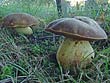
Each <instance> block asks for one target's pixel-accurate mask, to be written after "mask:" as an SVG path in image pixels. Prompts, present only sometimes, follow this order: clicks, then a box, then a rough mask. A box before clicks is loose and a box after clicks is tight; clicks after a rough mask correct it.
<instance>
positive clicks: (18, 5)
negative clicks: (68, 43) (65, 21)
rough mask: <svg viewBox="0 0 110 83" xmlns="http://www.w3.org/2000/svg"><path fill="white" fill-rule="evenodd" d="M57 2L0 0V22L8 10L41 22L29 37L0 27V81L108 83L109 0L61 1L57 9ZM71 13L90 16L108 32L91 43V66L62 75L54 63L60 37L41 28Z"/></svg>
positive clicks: (44, 0)
mask: <svg viewBox="0 0 110 83" xmlns="http://www.w3.org/2000/svg"><path fill="white" fill-rule="evenodd" d="M56 1H58V0H56ZM56 1H55V0H0V24H1V23H2V19H3V17H4V16H6V15H8V14H11V13H28V14H31V15H33V16H35V17H36V18H38V19H39V21H40V25H39V27H38V28H36V26H35V27H34V28H33V29H34V34H33V35H32V37H28V36H26V35H23V34H18V35H13V33H12V32H10V31H9V30H8V29H3V30H2V29H1V30H0V80H1V81H0V83H6V81H8V82H9V83H110V24H109V23H110V3H109V2H108V0H86V1H82V2H76V3H75V5H74V6H71V5H70V2H69V1H66V0H61V4H60V5H61V11H60V12H58V8H57V7H58V5H57V4H56ZM59 1H60V0H59ZM74 15H83V16H88V17H91V18H93V19H94V20H96V21H97V22H98V23H99V24H100V26H101V27H102V28H103V29H104V30H105V31H106V33H107V35H108V39H107V40H99V41H95V42H91V44H92V46H93V48H94V49H95V52H96V56H95V58H94V59H93V62H92V63H91V65H92V67H90V68H87V69H85V70H81V69H80V71H79V73H78V74H77V75H71V74H63V73H62V70H61V69H60V68H59V66H58V64H57V62H56V59H55V55H56V52H57V50H58V47H59V45H60V43H61V41H62V39H63V37H61V36H55V35H53V34H51V33H48V32H45V31H44V28H45V26H46V25H47V24H48V23H49V22H51V21H53V20H55V19H57V18H61V17H73V16H74Z"/></svg>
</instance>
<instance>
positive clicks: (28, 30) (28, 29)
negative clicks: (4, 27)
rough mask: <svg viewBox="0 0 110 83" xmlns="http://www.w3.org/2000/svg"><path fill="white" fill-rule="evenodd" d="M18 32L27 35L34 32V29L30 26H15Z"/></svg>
mask: <svg viewBox="0 0 110 83" xmlns="http://www.w3.org/2000/svg"><path fill="white" fill-rule="evenodd" d="M15 30H16V32H18V33H22V34H26V35H31V34H33V31H32V29H31V28H30V27H26V28H24V27H23V28H21V27H20V28H15Z"/></svg>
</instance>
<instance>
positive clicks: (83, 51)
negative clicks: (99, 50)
mask: <svg viewBox="0 0 110 83" xmlns="http://www.w3.org/2000/svg"><path fill="white" fill-rule="evenodd" d="M45 30H46V31H49V32H52V33H55V34H57V35H63V36H64V37H65V39H64V41H63V42H62V44H61V46H60V47H59V49H58V52H57V61H58V63H59V64H60V65H61V66H62V67H63V68H64V69H73V68H75V67H81V68H85V67H86V66H87V64H88V63H90V62H91V61H92V58H94V55H95V53H94V50H93V48H92V46H91V45H90V43H89V41H94V40H101V39H107V35H106V33H105V31H104V30H103V29H102V28H101V27H100V26H99V25H98V23H96V22H95V21H94V20H93V19H91V18H89V17H85V16H75V17H74V18H61V19H57V20H54V21H52V22H50V23H49V24H48V25H47V27H46V28H45Z"/></svg>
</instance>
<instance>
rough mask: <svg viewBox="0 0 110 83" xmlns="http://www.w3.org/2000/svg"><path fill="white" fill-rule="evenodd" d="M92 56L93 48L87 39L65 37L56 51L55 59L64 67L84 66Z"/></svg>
mask: <svg viewBox="0 0 110 83" xmlns="http://www.w3.org/2000/svg"><path fill="white" fill-rule="evenodd" d="M92 57H93V58H94V50H93V48H92V47H91V45H90V43H89V42H88V41H83V40H82V41H81V40H74V39H71V38H65V39H64V41H63V43H62V45H61V46H60V47H59V50H58V52H57V61H58V63H59V64H60V65H61V66H62V67H63V68H64V69H65V68H66V69H73V68H75V67H81V68H85V67H86V66H87V64H88V63H90V62H91V61H92Z"/></svg>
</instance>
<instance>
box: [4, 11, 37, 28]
mask: <svg viewBox="0 0 110 83" xmlns="http://www.w3.org/2000/svg"><path fill="white" fill-rule="evenodd" d="M37 24H38V20H37V19H36V18H35V17H34V16H32V15H29V14H26V13H15V14H9V15H7V16H5V17H4V19H3V26H7V27H29V26H33V25H37Z"/></svg>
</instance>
